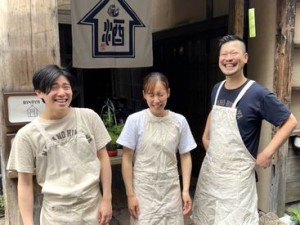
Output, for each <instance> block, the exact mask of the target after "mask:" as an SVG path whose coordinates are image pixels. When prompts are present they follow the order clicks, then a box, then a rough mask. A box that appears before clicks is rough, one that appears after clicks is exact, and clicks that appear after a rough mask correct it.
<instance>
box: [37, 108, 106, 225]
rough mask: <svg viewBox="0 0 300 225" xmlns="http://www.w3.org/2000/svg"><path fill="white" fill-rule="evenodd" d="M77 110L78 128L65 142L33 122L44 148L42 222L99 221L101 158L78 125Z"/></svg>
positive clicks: (79, 224)
mask: <svg viewBox="0 0 300 225" xmlns="http://www.w3.org/2000/svg"><path fill="white" fill-rule="evenodd" d="M75 112H76V111H75ZM77 114H78V112H76V121H74V122H76V124H77V131H78V132H77V134H75V135H74V136H73V137H72V138H71V139H70V140H69V141H67V142H66V143H59V144H58V143H55V142H54V141H53V140H51V138H50V137H49V135H48V134H47V133H46V131H45V129H44V128H43V127H42V126H41V125H40V124H39V123H38V122H35V125H36V126H37V128H38V129H39V130H40V132H41V134H42V136H43V137H44V138H45V139H46V149H47V157H46V158H47V160H46V161H47V162H46V163H47V170H46V175H45V182H44V185H43V188H42V193H44V197H43V205H42V210H41V225H83V224H84V225H98V219H97V212H98V205H99V201H100V198H101V195H100V188H99V174H100V162H99V160H98V158H97V153H96V151H95V149H93V147H91V146H93V145H91V144H90V143H89V142H88V140H87V138H86V136H85V135H84V133H82V132H81V129H80V126H78V124H79V123H80V121H79V120H78V117H79V116H78V115H77ZM52 193H56V194H52ZM57 193H58V194H57Z"/></svg>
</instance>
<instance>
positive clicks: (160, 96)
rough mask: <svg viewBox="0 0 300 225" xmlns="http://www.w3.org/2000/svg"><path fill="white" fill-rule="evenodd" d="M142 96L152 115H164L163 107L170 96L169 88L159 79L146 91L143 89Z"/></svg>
mask: <svg viewBox="0 0 300 225" xmlns="http://www.w3.org/2000/svg"><path fill="white" fill-rule="evenodd" d="M143 96H144V98H145V99H146V101H147V105H148V106H149V108H150V111H151V113H152V114H153V115H155V116H158V117H162V116H165V114H166V112H165V107H166V105H167V101H168V98H169V96H170V89H167V88H166V86H165V85H164V83H163V82H162V81H161V80H158V81H156V82H155V84H154V85H153V86H152V87H151V88H149V89H147V90H146V91H145V90H144V91H143Z"/></svg>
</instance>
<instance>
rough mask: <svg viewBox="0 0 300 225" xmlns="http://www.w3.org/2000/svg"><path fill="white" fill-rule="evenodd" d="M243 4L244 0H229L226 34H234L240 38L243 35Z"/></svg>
mask: <svg viewBox="0 0 300 225" xmlns="http://www.w3.org/2000/svg"><path fill="white" fill-rule="evenodd" d="M244 5H245V4H244V0H229V10H228V12H229V13H228V15H229V21H228V34H235V35H237V36H239V37H241V38H243V37H244V18H245V7H244Z"/></svg>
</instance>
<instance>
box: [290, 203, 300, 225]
mask: <svg viewBox="0 0 300 225" xmlns="http://www.w3.org/2000/svg"><path fill="white" fill-rule="evenodd" d="M287 211H288V213H289V214H290V219H291V220H292V221H295V223H294V224H300V211H299V210H298V209H296V208H294V207H290V208H288V210H287Z"/></svg>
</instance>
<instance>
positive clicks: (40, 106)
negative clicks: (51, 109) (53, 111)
mask: <svg viewBox="0 0 300 225" xmlns="http://www.w3.org/2000/svg"><path fill="white" fill-rule="evenodd" d="M4 108H5V119H6V124H7V126H17V125H24V124H26V123H28V122H31V121H32V120H34V119H35V118H36V117H38V116H39V115H40V114H41V113H42V112H43V111H44V108H45V104H44V103H43V101H42V100H41V99H40V98H38V97H37V96H36V94H35V93H34V92H13V93H4Z"/></svg>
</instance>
